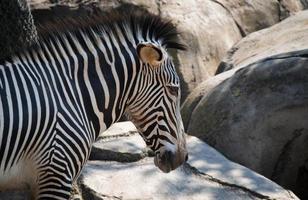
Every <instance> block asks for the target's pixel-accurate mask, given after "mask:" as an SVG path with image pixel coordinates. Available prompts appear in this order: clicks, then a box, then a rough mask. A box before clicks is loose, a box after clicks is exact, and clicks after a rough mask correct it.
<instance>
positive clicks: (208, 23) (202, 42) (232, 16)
mask: <svg viewBox="0 0 308 200" xmlns="http://www.w3.org/2000/svg"><path fill="white" fill-rule="evenodd" d="M30 5H31V8H32V13H33V16H34V18H35V19H36V21H45V20H49V19H50V18H52V17H54V16H58V17H65V16H73V17H76V16H80V15H89V14H91V13H95V12H97V10H98V9H97V8H100V9H102V10H107V9H110V8H114V7H117V6H123V7H125V6H128V5H130V6H134V7H135V8H136V10H137V9H142V10H144V11H146V12H152V13H155V14H158V15H161V16H162V17H167V18H170V19H171V20H172V21H173V22H174V23H175V24H176V25H177V27H178V28H179V30H180V32H181V33H182V36H181V39H182V40H183V41H184V43H186V44H187V46H188V51H186V52H171V53H172V54H173V55H174V60H175V63H176V64H177V66H178V73H179V75H180V77H181V86H182V99H183V100H184V99H185V98H186V96H187V95H188V94H189V93H190V92H191V91H192V90H193V89H194V88H195V87H196V86H197V85H198V84H199V83H200V82H201V81H204V80H206V79H208V78H209V77H212V76H213V75H214V74H215V71H216V69H217V66H218V65H219V63H220V61H221V59H222V58H223V57H224V56H225V54H226V52H227V51H228V50H229V49H230V48H231V47H232V46H233V45H234V44H235V43H236V42H238V41H239V40H240V39H241V38H242V37H243V36H245V35H247V34H248V33H250V32H253V31H256V30H259V29H262V28H266V27H268V26H271V25H273V24H275V23H277V22H279V21H280V20H281V19H282V18H285V17H287V16H289V15H291V14H293V13H294V12H296V11H298V10H301V9H303V6H302V3H301V1H300V0H280V1H277V0H267V1H264V0H254V1H246V0H233V1H227V0H210V1H207V2H206V3H204V1H200V0H192V1H178V0H169V1H165V0H155V1H154V0H152V1H142V0H130V1H128V0H121V1H104V0H96V1H94V0H92V1H86V0H81V1H80V0H70V1H54V0H53V1H51V0H30ZM281 13H284V14H283V17H282V16H281Z"/></svg>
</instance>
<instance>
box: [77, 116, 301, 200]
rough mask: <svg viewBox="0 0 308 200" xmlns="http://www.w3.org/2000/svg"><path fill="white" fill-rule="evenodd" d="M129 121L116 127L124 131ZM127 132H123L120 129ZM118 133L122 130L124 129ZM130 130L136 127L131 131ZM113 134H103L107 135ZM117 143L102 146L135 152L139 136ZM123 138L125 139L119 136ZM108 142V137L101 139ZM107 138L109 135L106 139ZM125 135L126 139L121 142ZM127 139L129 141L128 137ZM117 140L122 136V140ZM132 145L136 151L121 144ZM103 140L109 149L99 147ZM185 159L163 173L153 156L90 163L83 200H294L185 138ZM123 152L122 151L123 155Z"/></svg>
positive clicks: (193, 139)
mask: <svg viewBox="0 0 308 200" xmlns="http://www.w3.org/2000/svg"><path fill="white" fill-rule="evenodd" d="M129 124H131V123H128V122H124V123H118V124H115V125H114V126H113V127H111V129H112V130H120V129H119V128H118V127H121V126H122V125H123V127H129V126H131V125H129ZM123 129H125V130H127V128H123ZM123 129H122V130H123ZM133 130H135V129H133ZM111 132H112V131H110V130H108V133H109V134H110V133H111ZM115 132H116V133H115V134H112V135H113V137H115V136H116V135H117V134H119V137H117V138H118V139H119V141H118V142H119V143H116V142H113V145H112V144H111V143H108V142H109V141H104V134H102V135H101V138H102V141H100V140H99V142H100V143H102V145H101V146H100V147H101V148H104V149H112V150H113V151H117V152H118V153H119V154H120V153H123V152H124V153H126V154H135V153H136V152H141V151H143V149H144V146H143V145H144V142H143V141H142V139H141V137H140V136H139V138H138V137H136V135H134V134H131V133H132V132H134V131H128V132H130V133H126V134H125V133H123V131H118V132H117V131H115ZM123 135H125V136H123ZM106 137H107V138H108V136H106ZM109 137H110V136H109ZM126 137H128V138H126ZM129 137H131V138H130V139H129ZM122 138H126V139H124V140H122ZM128 140H130V141H132V142H133V143H134V144H135V149H132V148H131V145H130V144H129V143H127V142H123V141H128ZM104 142H106V143H108V145H107V146H108V147H107V146H106V147H104V145H103V144H104ZM187 145H188V151H189V160H188V162H187V163H186V164H185V165H184V166H183V167H181V168H179V169H177V170H175V171H172V172H171V173H168V174H164V173H162V172H161V171H159V170H158V169H157V168H156V167H155V166H154V164H153V158H151V157H145V158H142V159H140V160H139V161H137V162H126V163H124V162H115V161H107V160H95V161H89V162H88V164H87V165H86V167H85V169H84V170H83V173H82V175H81V177H80V179H79V186H80V188H81V191H82V195H83V198H84V199H97V200H100V199H202V200H203V199H297V197H296V196H295V195H293V194H292V192H289V191H287V190H284V189H283V188H281V187H280V186H278V185H277V184H275V183H273V182H271V181H270V180H268V179H266V178H265V177H263V176H261V175H258V174H257V173H255V172H253V171H251V170H249V169H247V168H245V167H243V166H240V165H238V164H236V163H233V162H230V161H229V160H228V159H226V158H225V157H224V156H222V155H221V154H220V153H218V152H217V151H216V150H214V149H213V148H211V147H210V146H208V145H207V144H205V143H204V142H202V141H201V140H199V139H197V138H196V137H192V136H188V137H187ZM123 149H124V151H123Z"/></svg>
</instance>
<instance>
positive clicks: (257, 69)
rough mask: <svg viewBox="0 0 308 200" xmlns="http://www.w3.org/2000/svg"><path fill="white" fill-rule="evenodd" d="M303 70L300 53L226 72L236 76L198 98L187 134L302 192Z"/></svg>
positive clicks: (306, 60) (307, 79)
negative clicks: (299, 175)
mask: <svg viewBox="0 0 308 200" xmlns="http://www.w3.org/2000/svg"><path fill="white" fill-rule="evenodd" d="M307 66H308V50H303V51H298V52H290V53H286V54H280V55H278V56H273V57H269V58H266V59H264V60H260V61H258V62H256V63H254V64H251V65H249V66H246V67H244V68H242V69H240V70H237V69H234V70H233V71H229V72H227V73H231V74H232V73H234V71H235V74H234V75H233V76H230V75H229V76H226V78H227V79H225V80H224V81H222V82H221V83H220V84H218V85H217V86H216V87H214V88H213V86H210V87H212V88H213V89H211V90H210V91H208V92H207V93H205V92H203V94H204V95H203V96H202V98H200V97H198V95H197V97H198V98H199V99H200V101H199V102H195V103H194V105H196V106H195V107H194V108H193V111H192V113H191V116H190V120H189V122H188V123H189V125H188V129H187V132H188V133H189V134H192V135H195V136H198V137H199V138H201V139H202V140H204V141H206V142H207V143H208V144H210V145H211V146H213V147H214V148H215V149H217V150H218V151H220V152H222V153H223V154H224V155H226V156H227V157H228V158H229V159H231V160H233V161H235V162H237V163H240V164H242V165H244V166H246V167H248V168H250V169H253V170H254V171H256V172H258V173H260V174H262V175H264V176H266V177H268V178H270V179H272V180H274V181H275V182H277V183H278V184H280V185H282V186H284V187H286V188H289V189H293V190H294V191H297V190H301V189H303V188H300V186H299V183H298V181H299V180H298V179H299V177H297V175H298V173H299V171H300V169H305V167H304V165H305V162H306V160H307V159H308V146H307V145H306V144H307V142H308V124H307V121H306V119H308V68H307ZM236 70H237V71H236ZM223 74H224V73H222V74H221V75H220V76H223ZM228 77H229V78H228ZM200 88H201V89H202V87H200ZM203 88H207V87H205V86H203ZM198 93H200V94H202V92H201V91H199V92H195V94H198ZM188 99H189V98H188ZM192 99H193V98H192ZM190 102H193V101H190ZM191 105H192V104H188V105H187V106H191ZM183 107H186V104H184V105H183ZM191 107H193V106H191ZM303 167H304V168H303ZM301 173H303V174H304V173H305V170H301Z"/></svg>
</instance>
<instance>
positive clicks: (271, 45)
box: [216, 11, 308, 74]
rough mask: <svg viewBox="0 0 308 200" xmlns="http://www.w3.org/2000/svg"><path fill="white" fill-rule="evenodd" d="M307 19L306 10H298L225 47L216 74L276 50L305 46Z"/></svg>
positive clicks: (277, 52) (277, 51)
mask: <svg viewBox="0 0 308 200" xmlns="http://www.w3.org/2000/svg"><path fill="white" fill-rule="evenodd" d="M307 20H308V11H301V12H299V13H297V14H296V15H294V16H292V17H289V18H288V19H286V20H284V21H282V22H280V23H278V24H276V25H274V26H272V27H270V28H267V29H264V30H261V31H258V32H255V33H252V34H250V35H248V36H247V37H245V38H244V39H242V40H241V41H240V42H239V43H237V44H236V45H235V46H233V47H232V48H231V50H229V51H228V53H227V56H226V57H225V58H224V59H223V61H222V62H221V63H220V65H219V67H218V69H217V72H216V74H219V73H221V72H224V71H227V70H229V69H232V68H241V67H243V66H247V65H248V64H250V63H253V62H256V61H258V60H260V59H263V58H266V57H269V56H273V55H276V54H280V53H286V52H290V51H297V50H303V49H307V48H308V44H307V42H306V41H307V40H308V35H307V32H308V24H307Z"/></svg>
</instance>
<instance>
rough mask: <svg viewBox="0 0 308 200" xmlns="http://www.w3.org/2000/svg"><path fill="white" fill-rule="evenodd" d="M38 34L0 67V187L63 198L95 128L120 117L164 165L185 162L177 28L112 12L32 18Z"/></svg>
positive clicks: (85, 155)
mask: <svg viewBox="0 0 308 200" xmlns="http://www.w3.org/2000/svg"><path fill="white" fill-rule="evenodd" d="M37 29H38V32H39V40H38V42H37V43H36V44H34V45H33V46H31V47H29V48H27V49H21V50H19V51H17V52H16V53H15V54H14V55H12V56H11V57H10V58H7V59H5V60H2V61H1V65H0V191H1V190H7V189H14V188H26V189H28V190H29V191H30V193H31V199H69V197H70V191H71V187H72V184H73V183H74V182H75V181H76V179H77V178H78V176H79V175H80V173H81V171H82V168H83V167H84V165H85V163H86V161H87V159H88V157H89V154H90V151H91V147H92V144H93V142H95V140H96V138H97V137H98V135H99V134H100V133H102V132H103V131H104V130H106V129H107V128H108V127H110V126H111V125H112V124H113V123H115V122H117V121H118V120H119V119H120V118H121V116H123V115H127V116H128V117H129V119H130V120H131V121H132V122H133V123H134V124H135V125H136V127H137V128H138V130H139V132H140V135H141V136H142V137H143V139H144V141H145V143H146V144H147V146H148V147H149V148H150V149H152V150H153V151H154V153H155V156H154V164H155V165H156V166H157V167H158V168H159V169H160V170H161V171H163V172H166V173H167V172H169V171H171V170H174V169H176V168H177V167H178V166H180V165H181V164H182V163H184V162H185V161H186V160H187V150H186V141H185V134H184V129H183V124H182V119H181V115H180V92H181V91H180V80H179V77H178V75H177V73H176V69H175V65H174V63H173V59H172V57H171V55H170V53H169V52H168V50H169V49H178V50H184V49H185V45H183V44H182V43H180V42H179V39H178V34H179V33H178V32H177V30H176V28H175V26H174V25H173V24H172V23H171V22H170V21H168V20H165V19H162V18H160V17H158V16H156V15H153V14H150V13H143V12H135V11H134V10H127V11H125V12H124V11H117V10H113V11H109V12H103V13H98V14H95V15H93V16H91V17H83V18H77V19H73V18H69V19H63V20H55V21H52V22H50V23H47V24H44V25H39V26H38V28H37Z"/></svg>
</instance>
